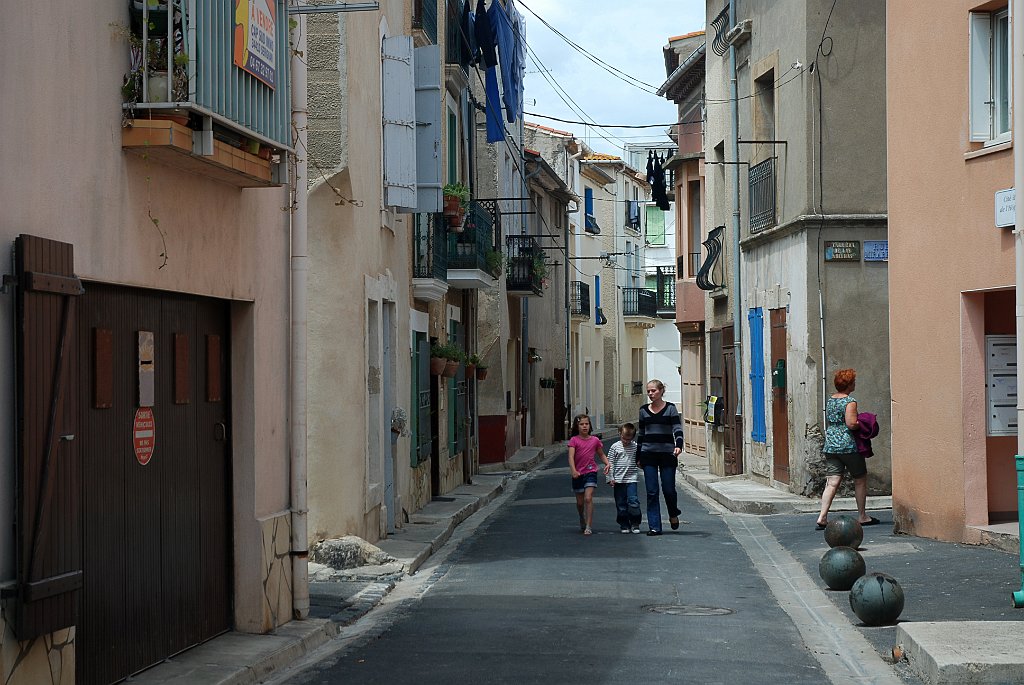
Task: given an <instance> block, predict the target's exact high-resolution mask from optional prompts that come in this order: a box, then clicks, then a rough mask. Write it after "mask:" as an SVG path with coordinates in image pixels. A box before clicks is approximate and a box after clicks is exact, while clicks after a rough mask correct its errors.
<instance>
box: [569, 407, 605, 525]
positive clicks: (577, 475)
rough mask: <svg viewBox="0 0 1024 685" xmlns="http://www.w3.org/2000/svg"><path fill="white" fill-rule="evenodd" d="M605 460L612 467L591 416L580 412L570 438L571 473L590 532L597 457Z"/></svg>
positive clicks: (578, 506) (580, 508)
mask: <svg viewBox="0 0 1024 685" xmlns="http://www.w3.org/2000/svg"><path fill="white" fill-rule="evenodd" d="M595 455H599V456H600V457H601V461H603V462H604V472H605V473H606V474H607V473H608V471H609V470H610V469H611V464H609V463H608V457H606V456H605V455H604V447H603V446H602V445H601V440H600V439H599V438H597V437H596V436H593V435H591V434H590V417H589V416H587V415H586V414H580V415H579V416H577V417H576V418H575V419H573V422H572V437H571V438H570V439H569V472H570V473H571V474H572V491H573V492H574V493H576V511H577V512H578V513H579V515H580V530H582V531H583V534H584V535H590V534H591V532H592V531H591V530H590V525H591V523H593V521H594V489H595V488H596V487H597V460H596V459H594V456H595Z"/></svg>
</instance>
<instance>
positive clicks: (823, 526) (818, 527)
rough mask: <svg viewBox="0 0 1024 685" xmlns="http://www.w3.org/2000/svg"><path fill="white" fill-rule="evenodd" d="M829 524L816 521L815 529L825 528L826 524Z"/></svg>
mask: <svg viewBox="0 0 1024 685" xmlns="http://www.w3.org/2000/svg"><path fill="white" fill-rule="evenodd" d="M827 525H828V523H827V522H826V523H817V522H815V524H814V530H825V526H827Z"/></svg>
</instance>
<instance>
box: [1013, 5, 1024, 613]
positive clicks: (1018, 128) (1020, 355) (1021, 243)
mask: <svg viewBox="0 0 1024 685" xmlns="http://www.w3.org/2000/svg"><path fill="white" fill-rule="evenodd" d="M1010 10H1011V12H1012V14H1011V15H1010V16H1011V17H1012V19H1011V21H1010V23H1011V24H1012V25H1013V41H1012V42H1011V44H1012V45H1013V50H1012V51H1011V53H1012V54H1013V58H1012V59H1013V65H1012V69H1013V136H1014V146H1013V187H1014V188H1015V189H1019V190H1021V191H1024V144H1021V143H1022V141H1021V140H1017V138H1018V137H1021V136H1022V134H1024V58H1022V56H1021V55H1022V49H1021V46H1024V21H1022V20H1021V19H1024V0H1013V2H1012V3H1011V8H1010ZM1022 197H1024V193H1022ZM1022 231H1024V209H1022V210H1019V211H1018V212H1017V220H1016V225H1015V226H1014V231H1013V253H1014V261H1015V263H1016V266H1015V269H1016V279H1015V286H1016V296H1017V368H1018V369H1021V368H1024V345H1022V342H1024V233H1022ZM1017 382H1018V384H1019V383H1020V378H1019V377H1018V379H1017ZM1022 420H1024V398H1021V397H1020V394H1019V393H1018V396H1017V455H1016V456H1015V457H1014V461H1015V462H1016V464H1017V535H1018V539H1020V540H1024V518H1022V516H1024V428H1022V426H1024V424H1021V421H1022ZM1020 574H1021V587H1020V590H1017V591H1016V592H1014V593H1013V606H1014V608H1016V609H1021V608H1024V547H1021V550H1020Z"/></svg>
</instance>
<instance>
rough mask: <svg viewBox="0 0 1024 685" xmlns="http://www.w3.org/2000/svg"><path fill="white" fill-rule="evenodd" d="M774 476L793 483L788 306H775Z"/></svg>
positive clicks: (772, 319) (771, 312)
mask: <svg viewBox="0 0 1024 685" xmlns="http://www.w3.org/2000/svg"><path fill="white" fill-rule="evenodd" d="M768 314H769V325H770V326H771V358H770V359H771V365H772V367H771V374H772V477H773V478H774V479H775V480H777V481H779V482H780V483H785V484H787V485H788V484H789V398H788V389H787V382H786V378H787V374H786V367H787V366H788V364H787V361H786V350H787V346H786V309H785V308H780V309H771V310H769V312H768Z"/></svg>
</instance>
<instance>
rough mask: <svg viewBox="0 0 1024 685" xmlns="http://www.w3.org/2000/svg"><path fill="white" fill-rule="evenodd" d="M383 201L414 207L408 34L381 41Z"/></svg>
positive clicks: (412, 99) (413, 120)
mask: <svg viewBox="0 0 1024 685" xmlns="http://www.w3.org/2000/svg"><path fill="white" fill-rule="evenodd" d="M381 57H382V63H383V65H382V70H383V78H384V87H383V90H384V106H383V115H384V204H386V205H388V206H389V207H399V208H404V209H410V210H413V209H415V208H416V106H415V86H414V80H413V52H412V36H391V37H390V38H385V39H384V43H383V52H382V53H381Z"/></svg>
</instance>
